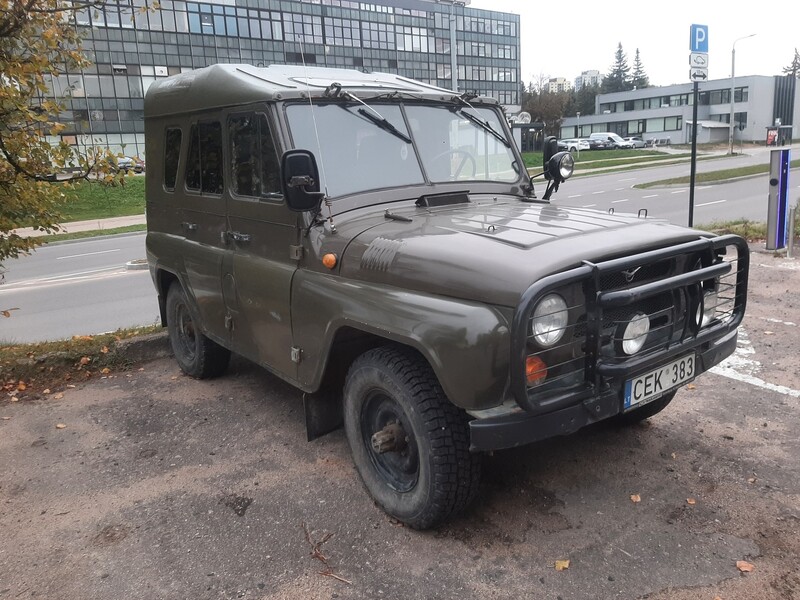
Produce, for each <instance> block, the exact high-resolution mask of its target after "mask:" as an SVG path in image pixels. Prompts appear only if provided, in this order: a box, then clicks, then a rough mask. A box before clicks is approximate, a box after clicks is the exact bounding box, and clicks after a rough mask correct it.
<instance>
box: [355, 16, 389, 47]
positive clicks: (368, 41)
mask: <svg viewBox="0 0 800 600" xmlns="http://www.w3.org/2000/svg"><path fill="white" fill-rule="evenodd" d="M361 39H362V40H363V45H364V48H378V49H380V50H394V48H395V43H394V26H393V25H388V24H386V23H367V22H362V23H361Z"/></svg>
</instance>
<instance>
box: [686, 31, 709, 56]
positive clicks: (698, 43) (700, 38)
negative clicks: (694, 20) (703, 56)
mask: <svg viewBox="0 0 800 600" xmlns="http://www.w3.org/2000/svg"><path fill="white" fill-rule="evenodd" d="M689 51H690V52H705V53H708V25H692V33H691V37H690V39H689Z"/></svg>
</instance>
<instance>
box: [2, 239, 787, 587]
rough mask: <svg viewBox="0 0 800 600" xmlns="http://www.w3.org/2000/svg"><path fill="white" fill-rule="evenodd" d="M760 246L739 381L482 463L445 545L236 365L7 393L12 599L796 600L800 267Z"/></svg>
mask: <svg viewBox="0 0 800 600" xmlns="http://www.w3.org/2000/svg"><path fill="white" fill-rule="evenodd" d="M753 249H754V253H753V256H752V268H751V285H750V303H749V306H748V314H747V317H746V319H745V322H744V326H743V335H742V336H741V340H740V350H739V351H738V352H737V355H736V359H735V360H733V361H730V362H729V363H728V365H729V366H728V367H726V368H724V369H720V368H717V369H715V372H714V373H709V374H706V375H704V376H702V377H701V378H699V379H698V380H697V381H696V382H695V385H694V386H691V389H688V388H685V389H683V390H682V391H681V392H680V393H679V394H678V396H677V398H676V400H675V401H674V402H673V403H672V405H670V406H669V407H668V408H667V410H665V411H664V412H663V413H661V414H659V415H657V416H656V417H654V418H652V419H650V420H649V421H647V422H645V423H644V424H642V425H639V426H635V427H630V428H617V427H612V426H608V425H601V426H596V427H593V428H590V429H587V430H584V431H583V432H580V433H578V434H576V435H573V436H571V437H568V438H559V439H555V440H550V441H547V442H543V443H540V444H536V445H532V446H528V447H525V448H521V449H517V450H513V451H505V452H497V453H494V455H492V456H487V457H485V467H486V468H485V475H486V477H485V481H484V483H483V487H482V489H481V493H480V496H479V498H478V501H477V502H476V503H475V505H474V506H473V507H472V508H471V509H470V510H469V511H468V512H467V514H465V515H463V516H462V517H460V518H459V519H458V520H456V521H454V522H452V523H449V524H447V525H446V526H443V527H441V528H439V529H438V530H434V531H429V532H422V533H420V532H416V531H412V530H409V529H407V528H404V527H402V526H400V525H399V524H397V523H395V522H393V521H392V520H391V519H389V518H388V517H387V516H386V515H385V514H384V513H383V512H381V511H380V510H379V509H378V508H377V507H376V506H375V505H374V504H373V503H372V502H371V501H370V499H369V497H368V496H367V494H366V493H365V491H364V490H363V488H362V485H361V483H360V481H359V479H358V476H357V475H356V473H355V470H354V468H353V466H352V464H351V461H350V456H349V450H348V448H347V443H346V440H345V438H344V435H343V433H342V432H341V431H339V432H335V433H333V434H331V435H328V436H326V437H324V438H322V439H320V440H317V441H315V442H312V443H307V442H306V441H305V431H304V420H303V410H302V403H301V397H300V394H299V393H298V392H297V391H295V390H294V389H292V388H290V387H288V386H287V385H285V384H283V383H282V382H281V381H279V380H277V379H275V378H274V377H272V376H270V375H268V374H267V373H266V372H264V371H263V370H261V369H259V368H257V367H254V366H253V365H251V364H249V363H247V362H245V361H242V360H237V361H234V363H233V365H232V368H231V370H230V372H229V373H228V374H227V375H226V376H224V377H222V378H220V379H217V380H214V381H205V382H199V381H194V380H191V379H189V378H186V377H184V376H182V375H181V374H180V372H179V370H178V368H177V366H176V365H175V363H174V362H173V361H172V360H171V359H159V360H155V361H151V362H147V363H143V364H142V365H141V368H138V367H136V368H134V370H132V371H130V372H128V373H117V374H112V375H110V376H108V377H106V378H104V379H102V380H98V381H94V382H91V383H88V384H86V385H85V386H83V387H77V388H74V389H68V390H67V391H66V392H65V393H64V395H63V398H62V399H60V400H56V399H54V398H53V397H52V396H51V397H48V399H43V400H38V401H22V402H16V403H10V402H8V401H7V400H5V399H4V400H2V401H0V417H2V420H0V532H2V535H0V600H5V599H6V598H8V599H17V598H34V597H36V598H59V599H63V600H73V599H74V600H85V599H88V598H92V599H114V600H119V599H127V598H130V599H134V598H135V599H150V598H175V599H178V598H192V599H193V600H196V599H205V598H208V599H212V598H280V599H287V600H293V599H323V598H324V599H328V598H343V599H344V598H354V599H375V598H398V599H404V600H405V599H407V598H420V599H437V600H438V599H449V598H453V599H455V598H459V599H463V598H480V599H484V598H509V599H510V598H514V599H518V598H552V599H554V600H555V599H556V598H562V599H563V600H567V599H573V598H574V599H587V598H598V599H607V598H641V597H648V598H651V599H659V600H661V599H670V600H672V599H675V600H683V599H685V600H698V599H704V598H707V599H708V600H713V599H714V598H715V597H719V598H721V599H723V600H732V599H753V598H759V599H772V598H774V599H781V600H792V599H800V570H799V569H798V565H800V461H798V458H799V457H800V441H799V440H798V436H797V431H799V430H800V409H799V408H798V403H800V392H798V390H800V370H799V369H798V366H797V365H798V360H797V356H796V355H797V351H798V348H800V327H798V323H800V310H798V308H799V307H800V264H798V262H797V261H795V262H792V261H788V260H787V259H784V258H779V257H775V256H773V255H772V254H771V253H767V252H764V251H761V250H760V249H759V248H758V246H757V245H754V246H753ZM137 369H138V370H137ZM58 425H63V426H64V427H63V428H58V427H57V426H58ZM632 496H633V497H634V498H636V497H637V496H638V499H639V501H638V502H634V501H632V499H631V498H632ZM315 548H316V550H317V552H316V555H315V553H314V549H315ZM323 560H324V562H323ZM562 560H569V568H568V569H566V570H562V571H557V570H556V569H555V568H554V567H555V565H556V561H562ZM737 561H747V562H748V563H750V564H751V565H752V566H753V570H752V571H751V572H747V573H743V572H740V570H739V569H737Z"/></svg>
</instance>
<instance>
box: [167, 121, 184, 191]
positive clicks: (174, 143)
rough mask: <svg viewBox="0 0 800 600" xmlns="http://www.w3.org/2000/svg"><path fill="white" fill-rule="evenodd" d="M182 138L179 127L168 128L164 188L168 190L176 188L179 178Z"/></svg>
mask: <svg viewBox="0 0 800 600" xmlns="http://www.w3.org/2000/svg"><path fill="white" fill-rule="evenodd" d="M181 138H182V133H181V130H180V129H178V128H177V127H175V128H170V129H167V132H166V134H165V136H164V189H166V190H167V191H168V192H171V191H173V190H174V189H175V180H176V179H177V178H178V160H179V158H180V155H181Z"/></svg>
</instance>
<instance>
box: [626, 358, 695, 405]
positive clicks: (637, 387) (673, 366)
mask: <svg viewBox="0 0 800 600" xmlns="http://www.w3.org/2000/svg"><path fill="white" fill-rule="evenodd" d="M696 363H697V358H696V357H695V355H694V354H689V355H688V356H684V357H683V358H679V359H678V360H676V361H674V362H671V363H669V364H667V365H664V366H663V367H659V368H658V369H654V370H653V371H650V372H649V373H644V374H643V375H639V376H638V377H634V378H633V379H629V380H628V381H626V382H625V405H624V409H625V410H628V409H629V408H634V407H636V406H639V405H640V404H645V403H647V402H650V401H651V400H655V399H656V398H660V397H661V396H663V395H664V394H666V393H667V392H669V391H671V390H673V389H674V388H676V387H677V386H679V385H681V384H682V383H686V382H687V381H690V380H692V379H694V372H695V366H696Z"/></svg>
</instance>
